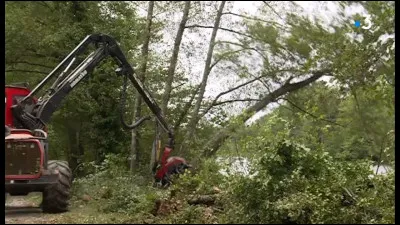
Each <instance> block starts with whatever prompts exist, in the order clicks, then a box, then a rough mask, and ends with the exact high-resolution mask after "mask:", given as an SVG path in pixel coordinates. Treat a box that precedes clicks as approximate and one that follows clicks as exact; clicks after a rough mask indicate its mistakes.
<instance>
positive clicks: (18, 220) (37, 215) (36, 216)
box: [5, 195, 56, 224]
mask: <svg viewBox="0 0 400 225" xmlns="http://www.w3.org/2000/svg"><path fill="white" fill-rule="evenodd" d="M55 217H56V215H51V214H44V213H42V210H41V209H40V208H39V205H38V204H37V203H34V202H33V201H32V200H31V198H29V197H26V196H9V195H8V196H7V202H6V205H5V223H6V224H43V223H45V224H49V223H53V222H54V219H55Z"/></svg>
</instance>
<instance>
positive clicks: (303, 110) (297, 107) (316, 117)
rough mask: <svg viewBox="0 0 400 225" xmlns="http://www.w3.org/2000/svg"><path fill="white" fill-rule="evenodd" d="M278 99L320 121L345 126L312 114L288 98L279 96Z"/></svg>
mask: <svg viewBox="0 0 400 225" xmlns="http://www.w3.org/2000/svg"><path fill="white" fill-rule="evenodd" d="M280 99H282V100H285V101H287V102H288V103H289V104H290V105H292V106H293V107H295V108H296V109H298V110H300V111H301V112H303V113H305V114H307V115H309V116H311V117H313V118H314V119H317V120H322V121H325V122H328V123H331V124H334V125H337V126H340V127H345V126H343V125H341V124H338V123H336V122H334V121H330V120H327V119H323V118H319V117H318V116H316V115H314V114H312V113H310V112H308V111H306V110H305V109H303V108H301V107H299V106H297V105H296V104H294V103H293V102H292V101H290V100H289V99H287V98H280ZM279 105H281V106H283V107H284V108H287V109H289V110H291V111H293V110H292V109H290V108H289V107H286V106H284V105H282V104H279Z"/></svg>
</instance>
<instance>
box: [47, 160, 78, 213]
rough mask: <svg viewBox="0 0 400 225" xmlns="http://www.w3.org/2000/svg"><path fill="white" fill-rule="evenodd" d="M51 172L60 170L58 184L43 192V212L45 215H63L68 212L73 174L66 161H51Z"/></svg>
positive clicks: (49, 163)
mask: <svg viewBox="0 0 400 225" xmlns="http://www.w3.org/2000/svg"><path fill="white" fill-rule="evenodd" d="M47 168H48V169H49V170H52V171H54V170H58V172H59V173H58V174H59V177H58V182H57V183H56V184H54V185H50V186H48V187H47V188H46V189H45V190H44V192H43V201H42V204H41V207H42V210H43V212H45V213H62V212H66V211H68V205H69V199H70V197H71V196H70V189H71V185H72V172H71V169H70V168H69V166H68V163H67V162H65V161H58V160H49V161H48V163H47Z"/></svg>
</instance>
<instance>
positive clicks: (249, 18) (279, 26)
mask: <svg viewBox="0 0 400 225" xmlns="http://www.w3.org/2000/svg"><path fill="white" fill-rule="evenodd" d="M223 14H224V15H233V16H238V17H242V18H245V19H248V20H254V21H258V22H263V23H269V24H272V25H275V26H277V27H278V28H279V29H282V30H283V31H287V28H285V27H284V26H282V25H281V24H279V23H277V22H274V21H268V20H263V19H260V18H255V17H249V16H245V15H240V14H237V13H233V12H225V13H223Z"/></svg>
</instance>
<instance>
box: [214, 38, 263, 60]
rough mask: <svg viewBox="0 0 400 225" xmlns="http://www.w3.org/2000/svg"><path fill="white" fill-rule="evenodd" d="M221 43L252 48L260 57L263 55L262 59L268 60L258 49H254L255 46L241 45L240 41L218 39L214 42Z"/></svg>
mask: <svg viewBox="0 0 400 225" xmlns="http://www.w3.org/2000/svg"><path fill="white" fill-rule="evenodd" d="M223 43H225V44H231V45H236V46H239V47H242V48H244V49H247V50H253V51H255V52H257V53H258V54H259V55H260V56H261V57H263V59H264V60H268V58H267V56H265V55H264V54H263V53H262V52H261V51H260V50H259V49H256V48H253V47H249V46H245V45H243V44H241V43H237V42H231V41H218V42H216V44H223Z"/></svg>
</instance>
